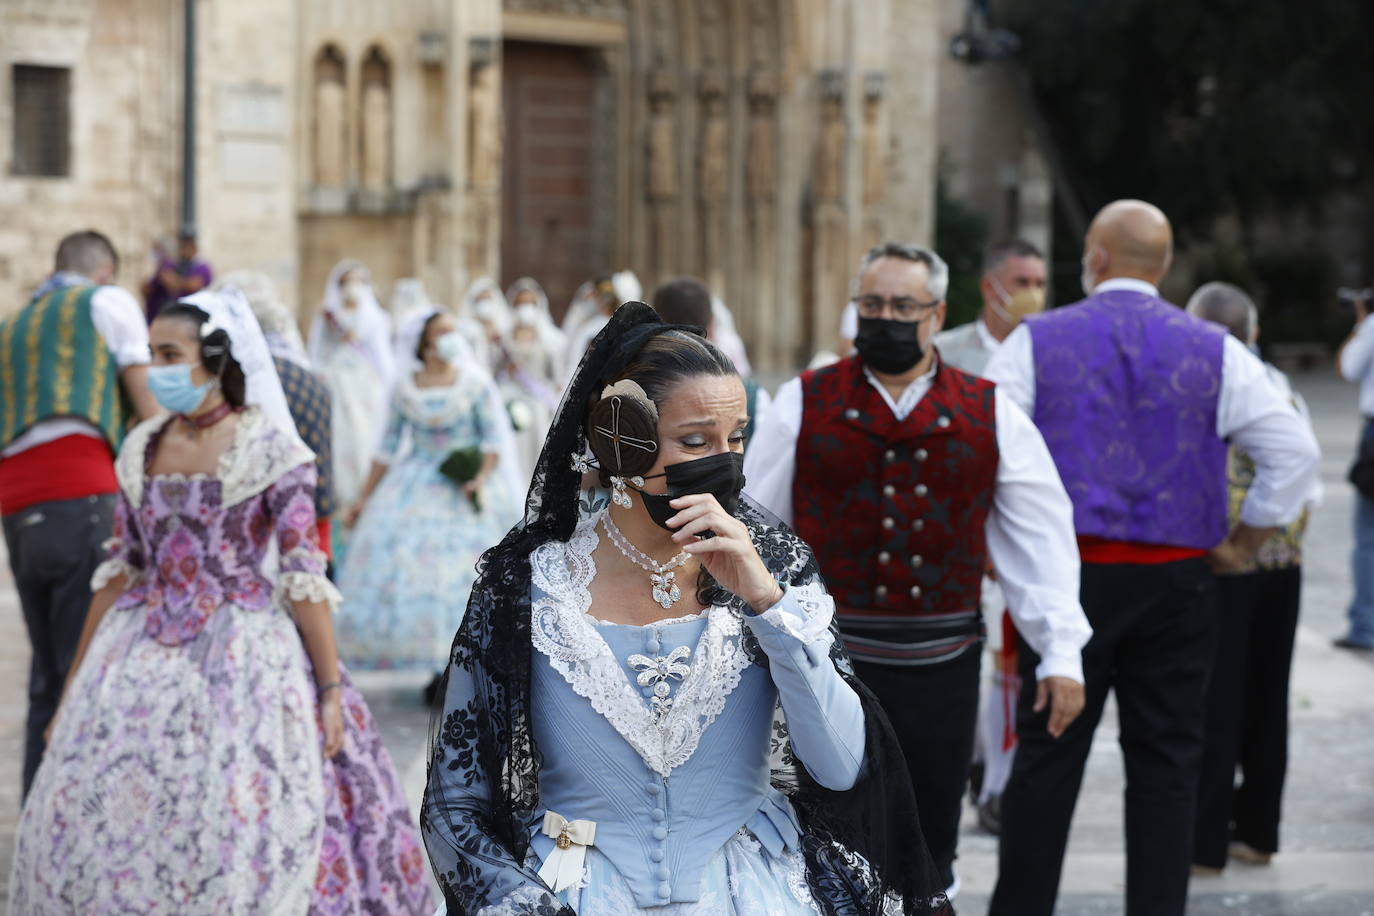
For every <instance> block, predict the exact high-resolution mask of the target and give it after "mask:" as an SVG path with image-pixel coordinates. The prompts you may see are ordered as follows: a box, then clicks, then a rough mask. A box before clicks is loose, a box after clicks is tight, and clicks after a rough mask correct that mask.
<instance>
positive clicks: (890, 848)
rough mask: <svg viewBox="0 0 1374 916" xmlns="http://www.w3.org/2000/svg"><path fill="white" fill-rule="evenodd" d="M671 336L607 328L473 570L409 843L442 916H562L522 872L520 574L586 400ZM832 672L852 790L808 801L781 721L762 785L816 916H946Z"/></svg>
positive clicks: (797, 567) (872, 745) (752, 510)
mask: <svg viewBox="0 0 1374 916" xmlns="http://www.w3.org/2000/svg"><path fill="white" fill-rule="evenodd" d="M673 327H674V326H671V325H666V324H664V323H663V322H661V321H660V320H659V318H658V315H657V314H656V313H655V312H654V311H653V309H651V308H650V307H649V306H647V305H644V304H643V303H627V304H626V305H623V306H621V307H620V308H619V309H618V310H617V311H616V312H615V313H614V315H612V317H611V319H610V322H609V324H608V325H607V326H606V328H605V329H603V330H602V331H601V333H600V334H598V335H597V337H596V338H595V339H594V340H593V341H592V343H591V346H590V347H589V349H588V351H587V353H586V355H585V356H584V357H583V359H582V362H581V364H580V365H579V366H578V369H577V372H576V374H575V375H574V377H573V380H572V383H571V384H570V385H569V387H568V390H567V392H566V393H565V394H564V397H563V401H562V404H561V405H560V407H559V410H558V413H557V415H556V417H555V419H554V423H553V426H552V428H551V429H550V431H549V434H548V437H547V438H546V439H545V442H544V448H543V450H542V452H541V453H540V457H539V464H538V466H537V468H536V470H535V474H534V478H533V480H532V482H531V485H530V490H529V497H528V499H527V502H526V511H525V517H524V520H523V521H522V522H521V523H520V524H519V525H517V526H516V527H515V528H513V529H511V531H510V532H509V533H508V534H507V535H506V537H505V538H504V539H503V540H502V541H501V543H500V544H498V545H497V546H495V547H493V548H491V549H490V550H488V551H487V552H486V553H485V554H484V555H483V557H482V560H481V563H480V564H479V575H478V580H477V583H476V584H475V585H474V587H473V591H472V597H471V599H470V600H469V602H468V608H467V613H466V615H465V616H464V618H463V623H462V625H461V627H460V628H459V630H458V633H457V635H456V636H455V638H454V641H453V650H452V654H451V659H450V664H449V667H448V670H447V671H446V672H445V674H444V678H443V688H442V690H441V691H440V695H441V696H442V697H443V698H444V699H443V705H442V707H436V709H435V711H434V714H433V716H432V721H431V729H430V732H431V736H430V759H429V776H428V782H427V785H426V787H425V797H424V802H423V804H422V806H421V812H420V829H421V833H422V834H423V836H424V840H425V846H426V848H427V849H428V852H429V857H430V863H431V865H432V867H433V869H434V874H435V877H436V879H437V880H438V882H439V886H440V888H441V889H442V891H443V894H444V900H445V902H446V904H447V907H448V912H449V913H450V914H464V916H476V914H479V913H481V911H482V910H483V909H484V908H486V907H493V908H497V907H500V908H501V909H500V910H499V912H500V913H502V914H504V913H511V914H529V916H574V914H573V910H572V909H571V908H570V907H567V906H561V905H560V904H559V903H558V901H557V899H556V898H555V897H554V895H553V894H552V893H551V892H550V891H549V889H548V888H547V887H546V886H545V885H544V884H543V883H542V882H541V881H540V880H539V877H538V874H537V868H538V863H537V861H533V860H532V861H531V862H530V864H528V865H527V864H526V856H527V854H528V852H529V845H530V843H529V838H530V829H531V826H532V825H533V824H534V823H535V819H536V817H537V816H538V815H540V814H542V812H541V810H540V808H539V768H540V756H539V750H538V748H537V747H536V746H535V741H534V736H533V730H532V723H531V716H530V666H531V664H532V655H531V653H532V651H533V650H532V646H531V642H530V559H529V558H530V554H531V552H533V550H534V549H535V548H536V547H538V546H539V545H540V544H542V543H544V542H546V541H548V540H550V539H556V540H561V541H567V540H568V539H569V538H571V537H572V534H573V531H574V529H575V528H576V525H577V522H578V519H579V517H580V515H581V514H582V513H583V512H584V511H586V510H587V509H588V508H589V506H588V505H587V504H586V503H585V501H584V497H583V495H582V494H583V474H582V472H580V471H578V470H575V469H574V468H573V465H572V456H573V455H574V454H579V455H580V454H582V452H583V448H584V430H583V424H584V417H585V414H586V411H587V407H588V405H589V403H590V401H591V400H592V398H593V395H596V394H599V392H600V391H601V389H602V387H604V385H605V384H606V383H607V382H608V381H609V380H611V379H614V378H615V377H616V376H617V375H618V374H619V373H620V372H621V371H623V370H624V368H625V366H626V365H628V363H629V362H630V361H631V360H632V359H633V358H634V356H635V355H636V354H637V353H638V352H639V349H640V348H641V347H642V346H643V345H644V343H645V341H647V340H648V339H649V338H650V337H652V336H654V335H655V334H659V333H663V332H664V331H665V330H668V329H670V328H673ZM737 516H738V517H739V518H740V519H741V520H742V521H744V522H745V523H746V525H748V527H749V529H750V532H751V535H752V536H753V538H754V541H755V544H756V546H757V547H758V548H759V552H760V555H761V556H762V557H763V559H764V562H765V563H766V564H767V565H768V567H769V569H770V570H771V571H772V572H773V573H774V575H776V576H777V577H778V578H779V579H780V580H781V581H785V582H787V583H789V584H791V585H798V586H800V585H803V584H807V583H814V582H818V581H819V570H818V569H817V567H816V563H815V560H814V558H813V557H812V555H811V551H810V550H809V549H808V548H807V547H806V545H805V544H804V543H802V542H801V540H800V539H799V538H797V537H796V535H795V534H793V533H792V532H791V531H790V530H788V529H787V528H786V527H785V526H782V525H781V524H780V523H778V522H777V521H776V520H775V519H771V518H769V517H768V516H767V515H766V513H765V512H764V511H763V510H762V509H761V508H760V507H758V506H757V505H756V504H753V503H750V502H748V501H745V502H743V503H742V504H741V507H740V509H739V511H738V513H737ZM736 600H737V599H736ZM746 632H747V628H746ZM751 643H752V644H751ZM746 648H747V649H748V650H749V651H750V654H751V657H752V658H753V659H754V660H755V662H756V663H758V664H764V665H766V664H767V657H766V655H765V654H764V653H763V651H762V650H761V649H759V647H758V646H757V644H756V643H753V641H752V638H747V642H746ZM832 657H833V659H834V663H835V666H836V668H837V670H838V671H839V672H840V673H841V675H842V676H843V677H844V678H845V679H846V680H847V681H848V682H849V683H850V684H851V685H852V686H853V688H854V690H855V691H856V693H857V694H858V695H859V698H860V700H861V703H862V706H863V709H864V716H865V725H866V735H867V746H866V754H865V761H864V768H863V771H862V772H861V774H860V777H859V779H858V781H857V782H856V784H855V785H854V786H853V788H851V789H849V790H848V791H844V792H836V791H832V790H828V789H825V788H823V787H821V786H819V785H818V784H817V783H816V782H815V781H814V780H813V779H811V777H810V775H809V774H808V773H807V772H806V768H805V767H804V766H802V765H800V764H799V763H798V762H797V761H796V760H795V758H794V757H793V756H792V753H791V745H790V741H789V740H788V737H787V730H786V725H785V724H784V723H783V722H782V721H781V718H780V717H779V718H778V720H777V721H776V724H775V727H774V747H773V752H774V753H773V759H774V762H775V769H774V773H773V782H774V784H775V785H776V786H777V787H778V788H779V789H781V790H782V791H783V792H785V793H787V795H788V796H789V797H790V798H791V800H792V803H793V805H794V806H795V808H796V810H797V812H798V816H799V818H800V820H801V822H802V825H803V832H804V840H803V852H804V854H805V856H806V860H807V865H808V869H807V872H808V874H807V877H808V882H809V884H810V886H811V890H812V893H813V895H814V897H815V899H816V901H817V903H818V904H819V905H820V906H821V908H822V910H823V912H825V913H827V914H829V916H850V914H853V916H859V914H874V916H876V914H885V913H903V914H918V913H919V914H952V913H953V910H952V909H951V908H950V906H949V902H948V901H947V900H946V899H945V896H944V893H943V889H942V888H941V887H940V886H939V883H938V878H937V875H936V872H935V869H934V866H933V865H932V863H931V860H930V856H929V852H928V850H927V848H926V845H925V840H924V838H923V836H922V834H921V828H920V822H919V819H918V817H917V812H916V803H915V798H914V796H913V794H912V789H911V784H910V781H909V779H908V776H907V769H906V764H905V762H904V760H903V758H902V753H901V750H900V748H899V747H898V744H897V741H896V738H895V737H894V735H893V734H892V728H891V726H890V725H889V723H888V721H887V717H886V716H885V715H884V714H883V712H882V710H881V709H880V708H879V706H878V704H877V702H876V700H875V699H874V698H873V695H872V693H871V692H869V690H868V689H867V688H866V687H864V686H863V684H862V683H861V682H859V681H858V680H857V679H855V677H854V674H853V670H852V668H851V666H850V664H849V659H848V657H847V656H846V655H845V653H844V650H843V648H842V644H841V641H840V640H839V639H838V638H836V639H835V643H834V649H833V652H832ZM931 740H940V736H938V735H932V736H931ZM493 912H497V910H495V909H494V910H493ZM583 916H589V914H583Z"/></svg>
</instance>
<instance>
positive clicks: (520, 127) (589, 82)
mask: <svg viewBox="0 0 1374 916" xmlns="http://www.w3.org/2000/svg"><path fill="white" fill-rule="evenodd" d="M502 67H503V84H504V91H503V104H504V114H505V125H506V151H505V164H504V171H503V174H502V178H501V182H502V188H501V196H502V219H501V273H502V280H503V281H504V285H509V284H510V283H512V282H513V281H514V280H515V279H516V278H517V277H523V276H530V277H533V278H534V279H536V280H538V281H539V283H540V284H542V285H543V287H544V289H545V290H546V291H547V292H548V294H549V304H550V306H551V307H552V309H553V314H554V317H555V318H561V317H562V314H563V311H564V309H566V307H567V304H568V300H569V299H570V298H572V294H573V291H574V290H576V289H577V287H578V285H579V284H580V283H582V282H583V281H584V280H587V279H588V278H590V277H591V276H592V275H594V274H595V273H597V272H599V271H602V270H605V269H606V265H602V264H594V263H592V261H593V260H594V252H595V250H596V246H595V245H594V243H593V239H592V226H593V207H594V190H595V189H594V183H595V182H594V170H593V150H594V149H595V146H594V144H595V131H596V129H597V126H596V124H595V123H594V117H593V112H594V104H595V95H596V80H597V76H596V72H595V70H594V69H593V68H592V66H591V65H590V63H589V62H588V60H587V53H586V52H585V51H584V50H582V49H580V48H575V47H568V46H565V45H550V44H536V43H532V42H522V41H508V42H506V44H505V48H504V57H503V61H502Z"/></svg>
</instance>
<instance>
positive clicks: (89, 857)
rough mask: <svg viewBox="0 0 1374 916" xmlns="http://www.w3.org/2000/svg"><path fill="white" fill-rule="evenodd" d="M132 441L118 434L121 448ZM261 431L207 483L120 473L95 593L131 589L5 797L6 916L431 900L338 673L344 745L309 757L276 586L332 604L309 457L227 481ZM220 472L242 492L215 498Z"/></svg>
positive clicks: (310, 718)
mask: <svg viewBox="0 0 1374 916" xmlns="http://www.w3.org/2000/svg"><path fill="white" fill-rule="evenodd" d="M154 438H155V436H153V435H148V434H147V433H146V432H145V434H143V435H139V431H135V433H134V434H132V435H131V436H130V439H129V442H128V446H129V447H134V448H144V447H148V446H150V445H151V442H152V440H153V439H154ZM281 438H282V437H281V436H280V434H279V433H277V432H276V431H275V430H273V429H272V428H271V427H270V424H265V423H262V422H259V418H258V417H256V416H251V415H246V416H245V417H244V420H243V421H242V422H241V424H240V435H239V436H238V438H237V439H236V441H235V444H234V445H233V446H232V447H231V449H230V451H229V452H228V453H227V454H226V456H225V459H224V460H223V461H222V462H221V465H220V472H219V474H217V475H215V476H210V475H195V476H190V477H184V476H174V475H169V476H156V477H143V478H137V476H135V479H136V480H137V484H136V485H131V483H130V481H129V480H127V479H125V478H123V477H122V478H121V486H122V492H121V496H120V500H119V504H118V508H117V510H116V521H115V528H114V537H113V538H112V540H111V542H110V543H109V544H108V545H107V547H108V549H109V552H110V559H109V560H108V561H107V563H106V564H105V566H103V567H102V569H101V571H100V572H99V573H97V583H96V584H97V587H99V586H100V585H102V584H104V582H108V581H109V580H111V579H113V578H114V577H115V576H117V575H119V574H124V575H126V576H128V577H129V578H130V579H131V585H130V587H129V589H128V590H127V591H126V592H125V593H124V595H123V596H121V598H120V599H119V600H118V601H117V602H116V603H115V604H114V606H113V607H112V608H111V609H110V611H109V612H108V613H107V614H106V615H105V618H104V619H103V620H102V621H101V623H100V626H99V627H98V628H97V630H96V632H95V635H94V638H93V639H92V642H91V645H90V647H89V649H88V652H87V655H86V657H85V660H84V661H83V663H82V665H81V667H80V669H79V670H78V671H77V673H76V676H75V678H74V680H73V682H72V684H71V686H70V689H69V692H68V696H67V698H66V700H65V701H64V705H63V708H62V711H61V713H60V714H59V716H58V719H57V723H56V727H55V729H54V732H53V735H52V741H51V744H50V745H49V747H48V750H47V754H46V756H45V759H44V761H43V764H42V766H41V767H40V768H39V771H38V775H37V777H36V779H35V782H34V786H33V789H32V791H31V792H30V795H29V797H28V799H27V801H26V803H25V807H24V811H23V814H22V816H21V819H20V824H19V831H18V837H17V844H16V852H15V859H14V870H13V875H12V881H11V906H12V912H22V913H26V914H45V913H72V912H81V913H95V914H99V913H122V912H140V913H159V914H162V913H166V914H173V913H174V914H200V913H204V914H222V913H306V912H308V913H310V914H319V916H336V914H339V916H341V914H356V916H362V914H424V916H428V914H429V913H431V912H432V911H433V905H432V903H431V901H430V897H429V889H428V880H427V876H426V875H425V873H424V870H423V868H422V866H421V863H422V861H423V859H422V855H421V852H420V843H419V838H418V835H417V833H416V830H415V828H414V826H413V824H412V820H411V816H410V813H409V810H408V806H407V804H406V802H405V798H404V795H403V793H402V791H401V786H400V780H399V778H398V777H397V774H396V770H395V767H394V765H393V764H392V761H391V758H390V756H389V755H388V754H387V752H386V749H385V748H384V747H383V746H382V742H381V738H380V736H379V734H378V732H377V728H376V724H375V723H374V722H373V720H372V717H371V714H370V713H369V711H368V709H367V705H366V703H365V702H364V700H363V698H362V696H361V695H360V694H359V693H358V691H357V690H356V689H355V688H354V687H353V685H352V682H351V681H350V680H349V678H348V675H347V673H346V672H343V675H342V678H341V679H342V681H343V691H342V695H341V699H342V703H343V711H344V732H345V734H344V748H343V750H342V751H341V752H340V753H339V754H338V755H337V756H336V757H334V758H333V759H330V760H326V759H324V756H323V754H322V753H321V746H322V743H323V736H322V731H321V727H320V721H319V711H318V698H317V694H316V690H315V678H314V674H313V672H312V670H311V666H310V660H309V657H308V655H307V653H306V651H305V648H304V646H303V644H302V642H301V639H300V635H299V633H298V632H297V630H296V628H295V624H294V621H293V620H292V618H291V616H290V613H289V610H288V609H287V607H286V606H285V603H284V601H283V600H281V598H280V595H281V594H282V593H284V594H285V595H286V596H290V597H295V598H303V597H307V598H311V599H314V600H328V599H331V598H334V597H336V594H337V593H335V592H334V591H333V587H332V586H331V585H330V584H329V583H328V581H327V580H326V579H325V578H324V557H323V554H322V553H321V552H320V550H319V546H318V543H317V542H316V531H315V516H314V509H313V499H314V490H315V468H314V465H313V463H308V462H307V463H304V464H298V465H296V466H294V467H289V468H286V469H284V470H282V471H280V472H279V473H278V476H276V479H275V480H270V481H268V480H260V481H258V482H257V483H254V484H252V485H247V486H244V485H243V481H244V479H245V477H251V476H252V475H254V474H262V473H264V471H263V469H264V468H268V467H271V466H272V465H273V462H272V461H271V460H269V456H270V455H271V454H272V453H273V449H274V448H276V449H280V446H281V443H280V439H281ZM277 453H278V454H281V452H280V451H278V452H277ZM269 476H270V475H269ZM222 480H230V481H234V482H235V483H234V485H235V486H237V487H238V489H237V490H235V492H237V493H240V494H249V495H246V496H243V497H242V498H240V499H238V500H237V501H234V502H232V503H231V504H230V505H227V506H226V505H224V504H223V500H222V493H223V492H224V491H225V489H226V488H227V487H229V485H227V484H223V483H222ZM131 493H132V496H131V495H130V494H131ZM274 540H275V542H276V545H277V548H278V553H279V557H280V560H279V570H280V571H279V572H278V573H277V574H276V575H275V577H274V578H269V577H268V576H267V575H265V574H264V572H263V561H264V558H265V556H266V553H267V551H268V549H269V547H270V546H271V544H272V542H273V541H274ZM274 594H276V595H278V596H279V597H277V598H275V599H274Z"/></svg>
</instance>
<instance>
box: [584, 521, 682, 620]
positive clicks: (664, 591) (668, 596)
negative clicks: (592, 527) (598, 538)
mask: <svg viewBox="0 0 1374 916" xmlns="http://www.w3.org/2000/svg"><path fill="white" fill-rule="evenodd" d="M601 524H602V525H603V526H605V528H606V534H608V535H610V538H611V543H612V544H614V545H615V546H616V549H617V550H619V551H620V552H621V554H622V555H624V557H625V559H627V560H629V561H630V562H631V563H633V564H634V565H636V566H638V567H639V568H640V569H642V570H644V571H645V572H647V573H648V574H649V583H650V584H651V585H652V586H653V596H654V600H655V601H657V602H658V606H659V607H661V608H663V609H664V610H667V609H668V608H671V607H672V606H673V605H674V604H677V602H678V600H679V599H681V598H682V589H681V588H679V587H678V584H677V573H676V572H674V570H676V569H678V568H679V567H680V566H682V565H683V564H684V563H686V562H687V561H688V560H689V559H691V554H689V553H687V551H685V550H684V551H683V552H682V553H679V554H678V555H677V556H675V557H673V558H672V559H671V560H669V561H668V562H667V563H661V564H660V563H655V562H654V561H653V559H652V558H651V557H649V556H648V555H647V554H645V553H644V551H642V550H640V549H639V548H638V547H636V546H635V545H633V544H631V543H630V541H629V539H628V538H626V537H625V535H624V534H623V533H622V532H621V530H620V529H619V528H617V527H616V525H615V522H613V521H611V513H609V512H607V513H606V514H605V515H603V516H601Z"/></svg>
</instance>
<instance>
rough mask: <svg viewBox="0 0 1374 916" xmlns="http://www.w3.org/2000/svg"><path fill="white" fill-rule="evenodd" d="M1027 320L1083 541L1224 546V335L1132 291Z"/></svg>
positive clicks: (1038, 391) (1045, 410)
mask: <svg viewBox="0 0 1374 916" xmlns="http://www.w3.org/2000/svg"><path fill="white" fill-rule="evenodd" d="M1026 324H1027V326H1028V327H1029V328H1030V335H1031V344H1032V347H1033V350H1034V354H1035V416H1034V418H1033V419H1034V420H1035V425H1036V426H1038V427H1039V428H1040V432H1041V434H1042V435H1043V436H1044V437H1045V444H1046V445H1048V446H1049V449H1050V454H1051V455H1053V456H1054V462H1055V464H1056V465H1057V466H1058V468H1059V476H1060V477H1061V478H1062V479H1063V481H1064V487H1065V489H1067V490H1068V492H1069V497H1070V498H1071V499H1072V500H1073V520H1074V527H1075V528H1076V529H1077V532H1078V535H1079V536H1080V537H1083V536H1090V537H1098V538H1104V539H1107V540H1113V541H1128V542H1131V543H1138V544H1161V545H1168V546H1173V547H1192V548H1200V549H1208V548H1211V547H1214V546H1216V545H1217V544H1218V543H1219V542H1220V541H1221V540H1222V538H1224V537H1225V536H1226V498H1227V493H1226V443H1225V442H1223V441H1222V440H1221V439H1220V438H1218V437H1217V432H1216V429H1217V399H1218V396H1219V395H1220V393H1221V353H1222V344H1223V342H1224V340H1225V338H1226V332H1225V331H1224V330H1223V329H1222V328H1221V327H1220V326H1219V325H1215V324H1211V323H1210V322H1206V321H1201V320H1199V319H1197V318H1193V317H1192V316H1190V315H1189V314H1187V313H1186V312H1184V311H1183V310H1182V309H1180V308H1177V307H1176V306H1173V305H1171V304H1169V303H1168V302H1165V301H1164V300H1162V299H1159V298H1156V297H1154V296H1149V295H1146V294H1145V293H1140V292H1133V291H1129V290H1113V291H1110V292H1106V293H1100V294H1098V295H1094V296H1091V297H1089V298H1088V299H1086V300H1084V301H1083V302H1080V303H1078V304H1076V305H1071V306H1067V307H1065V308H1061V309H1055V310H1054V311H1052V312H1048V313H1046V314H1043V315H1036V316H1032V317H1030V318H1027V319H1026Z"/></svg>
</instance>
